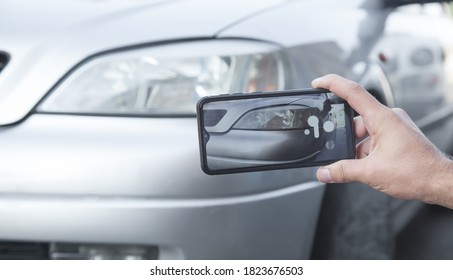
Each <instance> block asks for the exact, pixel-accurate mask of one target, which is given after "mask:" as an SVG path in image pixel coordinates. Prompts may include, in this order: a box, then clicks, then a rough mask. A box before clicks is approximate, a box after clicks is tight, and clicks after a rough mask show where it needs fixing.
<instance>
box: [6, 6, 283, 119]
mask: <svg viewBox="0 0 453 280" xmlns="http://www.w3.org/2000/svg"><path fill="white" fill-rule="evenodd" d="M283 2H286V1H282V0H265V1H236V0H233V1H232V0H228V1H225V0H217V1H210V0H184V1H177V0H141V1H140V0H135V1H132V0H115V1H113V0H106V1H94V0H43V1H39V3H37V2H36V1H33V0H15V1H2V3H0V26H2V28H1V29H0V38H1V39H0V52H1V51H4V52H6V53H8V54H9V57H10V59H9V63H8V64H7V65H6V67H5V68H4V69H3V71H2V72H1V73H0V125H7V124H11V123H14V122H17V121H20V120H21V119H22V118H23V117H24V116H26V115H27V114H28V113H29V112H30V110H31V109H32V108H33V107H34V106H35V105H36V103H37V102H38V101H39V100H40V99H41V98H42V97H43V96H44V95H45V94H46V93H47V92H48V91H49V90H50V89H51V88H52V86H53V85H55V83H56V82H57V81H58V80H59V79H60V78H61V77H62V76H63V75H64V74H65V73H67V72H68V71H69V70H70V69H71V68H72V67H74V66H75V65H76V64H77V63H79V62H80V61H82V60H83V59H85V58H87V57H89V56H91V55H93V54H96V53H99V52H102V51H107V50H111V49H115V48H121V47H127V46H132V45H140V44H149V43H153V42H162V41H170V40H183V39H193V38H213V37H215V36H216V34H218V33H219V32H221V31H222V30H224V29H226V28H228V27H230V26H234V25H235V24H236V23H239V22H241V21H243V20H244V19H247V18H249V17H251V16H252V15H257V14H259V13H260V11H265V10H267V9H269V8H270V7H273V6H278V5H281V4H282V3H283Z"/></svg>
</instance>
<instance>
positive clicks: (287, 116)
mask: <svg viewBox="0 0 453 280" xmlns="http://www.w3.org/2000/svg"><path fill="white" fill-rule="evenodd" d="M319 112H320V111H319V109H317V108H307V107H302V106H296V105H287V106H278V107H270V108H263V109H257V110H253V111H251V112H249V113H247V114H246V115H244V116H243V117H242V118H241V119H240V120H239V121H238V122H237V123H236V124H235V125H234V128H235V129H250V130H286V129H305V128H309V127H310V126H309V123H308V119H309V117H310V116H319Z"/></svg>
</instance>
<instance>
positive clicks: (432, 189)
mask: <svg viewBox="0 0 453 280" xmlns="http://www.w3.org/2000/svg"><path fill="white" fill-rule="evenodd" d="M433 171H434V172H433V173H432V174H433V177H432V180H430V183H429V184H428V186H427V189H426V192H425V196H424V199H423V201H425V202H426V203H430V204H438V205H442V206H445V207H448V208H451V209H453V161H452V160H451V159H449V158H448V157H446V156H444V155H442V158H441V160H439V161H437V164H436V168H435V169H434V170H433Z"/></svg>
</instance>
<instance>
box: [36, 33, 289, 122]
mask: <svg viewBox="0 0 453 280" xmlns="http://www.w3.org/2000/svg"><path fill="white" fill-rule="evenodd" d="M284 69H285V63H284V59H283V56H282V53H281V51H280V50H279V48H278V47H277V46H275V45H273V44H268V43H263V42H256V41H246V40H206V41H195V42H186V43H178V44H169V45H161V46H155V47H147V48H140V49H133V50H128V51H121V52H114V53H109V54H104V55H100V56H97V57H95V58H93V59H90V60H88V61H86V62H85V63H83V64H82V65H81V66H79V67H78V68H76V69H75V70H74V71H72V72H71V73H70V74H69V75H67V78H66V79H64V80H63V81H62V82H61V83H60V84H59V85H58V86H57V87H56V88H55V90H54V91H53V92H51V93H50V94H49V96H48V97H47V98H46V99H45V100H44V101H43V103H42V104H41V105H40V106H39V107H38V111H41V112H58V113H81V114H109V115H112V114H113V115H115V114H120V115H122V114H123V115H150V116H152V115H192V114H195V104H196V102H197V101H198V99H199V98H200V97H202V96H206V95H213V94H219V93H227V92H252V91H257V90H266V91H272V90H281V89H283V88H284V87H285V76H284V72H285V70H284Z"/></svg>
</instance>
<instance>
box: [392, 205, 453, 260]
mask: <svg viewBox="0 0 453 280" xmlns="http://www.w3.org/2000/svg"><path fill="white" fill-rule="evenodd" d="M395 258H396V259H400V260H453V210H450V209H447V208H443V207H440V206H433V205H426V206H424V207H423V208H422V209H421V210H420V211H419V212H418V213H417V215H416V217H415V218H414V220H412V221H411V222H410V223H409V224H408V225H407V226H406V228H404V229H403V231H402V232H401V233H400V234H399V235H398V237H397V240H396V254H395Z"/></svg>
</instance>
